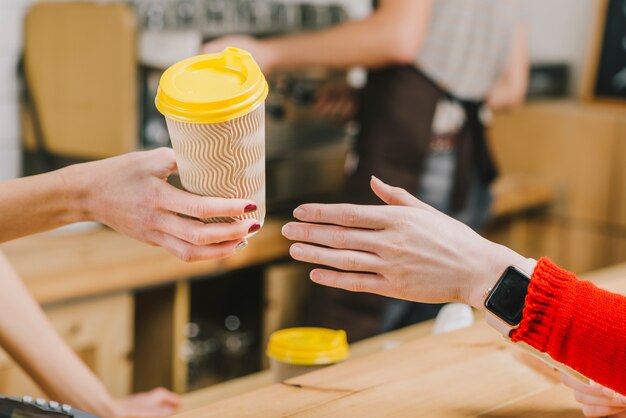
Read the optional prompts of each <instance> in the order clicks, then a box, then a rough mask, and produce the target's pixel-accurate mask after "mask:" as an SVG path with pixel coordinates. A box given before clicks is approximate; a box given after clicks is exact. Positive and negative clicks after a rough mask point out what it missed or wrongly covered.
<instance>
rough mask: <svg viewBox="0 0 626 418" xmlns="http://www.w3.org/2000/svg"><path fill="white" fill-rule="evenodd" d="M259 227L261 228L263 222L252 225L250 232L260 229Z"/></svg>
mask: <svg viewBox="0 0 626 418" xmlns="http://www.w3.org/2000/svg"><path fill="white" fill-rule="evenodd" d="M259 229H261V224H254V225H252V226H251V227H250V229H248V234H251V233H253V232H256V231H258V230H259Z"/></svg>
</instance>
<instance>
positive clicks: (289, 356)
mask: <svg viewBox="0 0 626 418" xmlns="http://www.w3.org/2000/svg"><path fill="white" fill-rule="evenodd" d="M349 354H350V350H349V348H348V339H347V337H346V332H345V331H343V330H333V329H327V328H287V329H282V330H280V331H276V332H274V333H273V334H272V335H271V336H270V341H269V343H268V344H267V355H268V356H269V357H271V358H273V359H275V360H278V361H281V362H283V363H288V364H298V365H303V366H315V365H325V364H333V363H338V362H340V361H342V360H345V359H346V358H347V357H348V355H349Z"/></svg>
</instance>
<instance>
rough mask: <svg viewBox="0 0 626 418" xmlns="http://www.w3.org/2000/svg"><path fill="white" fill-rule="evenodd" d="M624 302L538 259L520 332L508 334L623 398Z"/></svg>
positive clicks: (625, 360)
mask: <svg viewBox="0 0 626 418" xmlns="http://www.w3.org/2000/svg"><path fill="white" fill-rule="evenodd" d="M625 317H626V297H624V296H622V295H618V294H614V293H611V292H608V291H605V290H602V289H599V288H597V287H596V286H594V285H593V284H591V283H590V282H585V281H581V280H578V279H577V278H576V276H575V275H574V274H572V273H569V272H567V271H565V270H562V269H560V268H559V267H557V266H555V265H554V264H552V263H551V262H550V261H549V260H548V259H541V260H540V261H539V263H538V264H537V267H536V269H535V272H534V274H533V277H532V280H531V284H530V287H529V291H528V296H527V298H526V307H525V308H524V313H523V319H522V323H521V324H520V327H519V328H518V329H517V330H516V331H514V332H513V333H512V334H511V338H512V340H513V341H523V342H525V343H527V344H529V345H531V346H533V347H535V348H536V349H537V350H539V351H542V352H545V353H548V354H549V355H550V356H551V357H552V358H554V359H555V360H557V361H559V362H561V363H563V364H566V365H568V366H570V367H571V368H573V369H575V370H577V371H578V372H580V373H582V374H583V375H585V376H587V377H588V378H590V379H592V380H594V381H595V382H597V383H600V384H602V385H604V386H607V387H609V388H611V389H613V390H615V391H617V392H619V393H621V394H626V320H625Z"/></svg>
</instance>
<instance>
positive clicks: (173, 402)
mask: <svg viewBox="0 0 626 418" xmlns="http://www.w3.org/2000/svg"><path fill="white" fill-rule="evenodd" d="M149 393H150V394H151V395H153V396H155V397H156V398H157V399H159V400H160V401H161V402H162V403H164V404H167V405H170V406H173V407H178V405H180V396H178V395H177V394H175V393H174V392H170V391H169V390H167V389H165V388H162V387H159V388H154V389H152V390H151V391H150V392H149Z"/></svg>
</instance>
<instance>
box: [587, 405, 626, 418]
mask: <svg viewBox="0 0 626 418" xmlns="http://www.w3.org/2000/svg"><path fill="white" fill-rule="evenodd" d="M623 411H624V408H623V407H622V408H614V407H610V406H598V405H583V415H585V416H586V417H588V418H597V417H608V416H610V415H615V414H618V413H620V412H623Z"/></svg>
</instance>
